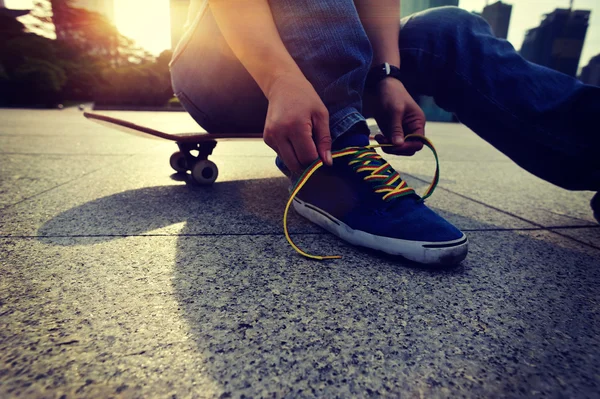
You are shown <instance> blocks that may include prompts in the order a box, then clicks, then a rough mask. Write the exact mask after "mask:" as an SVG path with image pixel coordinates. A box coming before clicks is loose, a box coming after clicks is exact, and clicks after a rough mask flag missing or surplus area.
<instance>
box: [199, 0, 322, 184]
mask: <svg viewBox="0 0 600 399" xmlns="http://www.w3.org/2000/svg"><path fill="white" fill-rule="evenodd" d="M209 4H210V8H211V10H212V13H213V15H214V17H215V20H216V22H217V24H218V26H219V28H220V30H221V32H222V33H223V36H224V37H225V40H226V41H227V43H228V44H229V46H230V47H231V49H232V50H233V52H234V54H235V55H236V56H237V57H238V59H239V60H240V62H241V63H242V64H243V65H244V67H246V69H247V70H248V72H249V73H250V75H252V77H253V78H254V80H255V81H256V82H257V84H258V85H259V87H260V88H261V90H262V91H263V93H264V94H265V96H266V97H267V99H268V100H269V109H268V112H267V120H266V123H265V131H264V140H265V142H266V143H267V144H268V145H269V146H270V147H271V148H273V149H274V150H275V151H276V152H277V153H278V154H279V155H280V156H281V158H282V159H283V161H284V163H285V164H286V165H287V167H288V168H290V170H292V171H293V172H296V173H300V172H301V171H302V169H303V167H306V166H307V165H308V164H310V163H311V162H312V161H314V160H315V159H317V158H318V157H319V156H320V158H321V159H322V160H323V161H324V162H325V163H327V164H331V136H330V132H329V115H328V113H327V109H326V108H325V105H324V104H323V102H322V101H321V99H320V98H319V96H318V94H317V93H316V92H315V90H314V88H313V87H312V85H311V84H310V82H308V80H306V78H305V77H304V75H303V74H302V71H301V70H300V68H299V67H298V65H297V64H296V62H295V61H294V60H293V58H292V57H291V55H290V54H289V52H288V51H287V49H286V48H285V46H284V44H283V42H282V40H281V37H280V36H279V32H278V31H277V27H276V25H275V21H274V20H273V15H272V13H271V9H270V7H269V3H268V1H267V0H210V1H209ZM290 93H293V94H294V95H290ZM313 134H314V140H313ZM315 142H316V145H315Z"/></svg>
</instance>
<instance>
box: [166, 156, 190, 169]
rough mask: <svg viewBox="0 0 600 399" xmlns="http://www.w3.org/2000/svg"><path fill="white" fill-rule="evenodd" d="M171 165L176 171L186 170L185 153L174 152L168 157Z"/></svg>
mask: <svg viewBox="0 0 600 399" xmlns="http://www.w3.org/2000/svg"><path fill="white" fill-rule="evenodd" d="M169 163H170V164H171V167H172V168H173V169H174V170H175V171H176V172H178V173H182V172H187V170H188V169H187V166H186V162H185V155H183V153H182V152H179V151H177V152H174V153H173V155H171V159H169Z"/></svg>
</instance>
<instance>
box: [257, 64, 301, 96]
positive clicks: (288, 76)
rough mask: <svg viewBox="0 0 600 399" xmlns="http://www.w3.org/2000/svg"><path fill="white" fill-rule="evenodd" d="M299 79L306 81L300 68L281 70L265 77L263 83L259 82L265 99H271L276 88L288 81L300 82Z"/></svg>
mask: <svg viewBox="0 0 600 399" xmlns="http://www.w3.org/2000/svg"><path fill="white" fill-rule="evenodd" d="M298 79H306V78H305V77H304V74H303V73H302V71H300V69H299V68H295V69H294V68H289V69H280V70H277V71H274V72H271V73H269V74H267V75H265V76H264V77H263V80H262V82H259V83H258V85H259V86H260V87H261V89H262V91H263V93H264V94H265V97H267V99H270V98H271V94H272V93H273V91H274V90H273V89H274V87H276V86H278V85H280V84H282V83H285V82H287V81H298ZM261 83H262V84H261Z"/></svg>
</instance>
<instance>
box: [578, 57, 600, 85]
mask: <svg viewBox="0 0 600 399" xmlns="http://www.w3.org/2000/svg"><path fill="white" fill-rule="evenodd" d="M579 79H581V81H582V82H583V83H586V84H588V85H594V86H600V54H598V55H597V56H595V57H593V58H592V59H591V60H590V62H589V63H588V64H587V65H586V66H585V67H583V69H582V70H581V76H580V77H579Z"/></svg>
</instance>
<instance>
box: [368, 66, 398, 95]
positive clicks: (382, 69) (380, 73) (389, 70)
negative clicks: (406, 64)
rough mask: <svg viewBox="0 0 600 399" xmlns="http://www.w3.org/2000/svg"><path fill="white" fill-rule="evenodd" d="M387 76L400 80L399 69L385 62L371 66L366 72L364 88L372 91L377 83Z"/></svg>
mask: <svg viewBox="0 0 600 399" xmlns="http://www.w3.org/2000/svg"><path fill="white" fill-rule="evenodd" d="M388 77H392V78H395V79H398V80H400V69H399V68H396V67H395V66H393V65H390V64H388V63H387V62H384V63H383V64H381V65H378V66H376V67H373V68H371V70H370V71H369V73H368V74H367V80H366V82H365V90H366V91H374V90H375V89H376V88H377V84H378V83H379V82H381V81H382V80H383V79H385V78H388Z"/></svg>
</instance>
